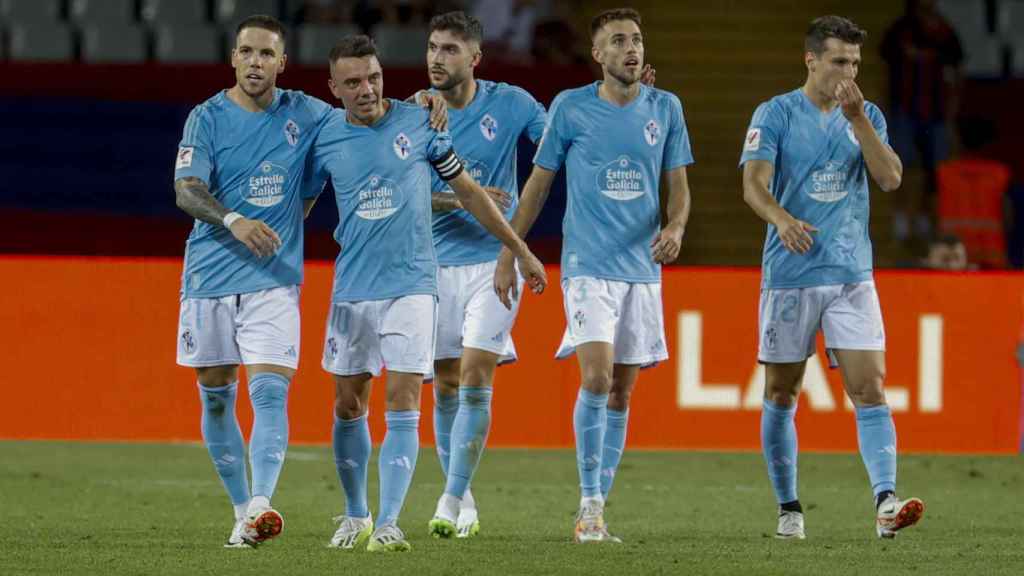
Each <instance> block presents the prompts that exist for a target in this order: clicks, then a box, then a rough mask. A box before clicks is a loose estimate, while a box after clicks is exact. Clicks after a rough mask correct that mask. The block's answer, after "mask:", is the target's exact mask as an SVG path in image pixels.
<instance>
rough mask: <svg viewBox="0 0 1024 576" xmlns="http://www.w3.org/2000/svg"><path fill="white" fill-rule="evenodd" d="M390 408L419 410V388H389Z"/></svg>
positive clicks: (388, 405)
mask: <svg viewBox="0 0 1024 576" xmlns="http://www.w3.org/2000/svg"><path fill="white" fill-rule="evenodd" d="M387 409H388V410H419V409H420V395H419V388H418V387H417V388H413V387H406V386H401V387H395V388H394V389H391V390H388V401H387Z"/></svg>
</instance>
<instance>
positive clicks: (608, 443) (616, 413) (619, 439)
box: [601, 408, 629, 500]
mask: <svg viewBox="0 0 1024 576" xmlns="http://www.w3.org/2000/svg"><path fill="white" fill-rule="evenodd" d="M607 422H608V424H607V426H606V427H605V430H604V449H603V450H602V451H601V497H602V498H604V499H605V500H607V499H608V493H609V492H611V490H612V483H614V482H615V472H616V471H617V470H618V469H619V461H620V460H622V452H623V450H625V449H626V425H627V423H628V422H629V409H628V408H627V409H625V410H622V411H620V410H612V409H611V408H609V409H608V416H607Z"/></svg>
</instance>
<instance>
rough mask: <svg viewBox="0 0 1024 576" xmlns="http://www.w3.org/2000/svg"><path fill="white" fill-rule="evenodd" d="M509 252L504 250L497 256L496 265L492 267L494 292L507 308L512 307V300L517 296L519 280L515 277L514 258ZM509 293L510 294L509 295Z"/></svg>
mask: <svg viewBox="0 0 1024 576" xmlns="http://www.w3.org/2000/svg"><path fill="white" fill-rule="evenodd" d="M511 256H512V255H511V254H509V253H507V252H505V251H504V250H503V251H502V253H501V256H499V257H498V265H497V266H496V267H495V268H494V293H495V294H497V295H498V300H501V303H502V304H503V305H504V306H505V308H508V309H509V310H511V309H512V302H515V301H516V299H518V298H519V282H518V278H516V267H515V266H514V263H515V260H513V259H512V258H511ZM509 293H511V296H510V295H509Z"/></svg>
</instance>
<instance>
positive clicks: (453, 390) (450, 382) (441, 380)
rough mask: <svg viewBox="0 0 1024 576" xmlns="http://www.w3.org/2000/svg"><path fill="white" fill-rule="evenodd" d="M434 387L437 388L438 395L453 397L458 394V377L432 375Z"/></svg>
mask: <svg viewBox="0 0 1024 576" xmlns="http://www.w3.org/2000/svg"><path fill="white" fill-rule="evenodd" d="M434 387H436V388H437V392H438V394H441V395H442V396H454V395H456V394H458V393H459V378H458V376H454V377H453V376H452V375H450V374H445V375H444V376H442V375H440V374H435V375H434Z"/></svg>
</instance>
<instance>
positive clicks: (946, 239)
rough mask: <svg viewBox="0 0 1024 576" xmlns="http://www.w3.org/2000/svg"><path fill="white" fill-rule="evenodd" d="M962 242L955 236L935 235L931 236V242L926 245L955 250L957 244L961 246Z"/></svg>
mask: <svg viewBox="0 0 1024 576" xmlns="http://www.w3.org/2000/svg"><path fill="white" fill-rule="evenodd" d="M963 243H964V241H963V240H962V239H961V238H960V237H959V236H957V235H956V234H941V233H940V234H936V235H934V236H932V239H931V242H929V243H928V244H929V245H931V246H936V245H942V246H949V247H950V248H956V247H957V245H958V244H963Z"/></svg>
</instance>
